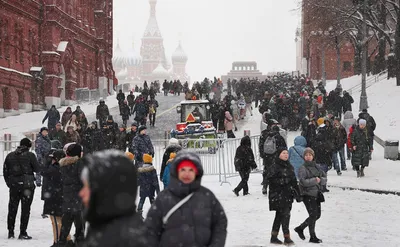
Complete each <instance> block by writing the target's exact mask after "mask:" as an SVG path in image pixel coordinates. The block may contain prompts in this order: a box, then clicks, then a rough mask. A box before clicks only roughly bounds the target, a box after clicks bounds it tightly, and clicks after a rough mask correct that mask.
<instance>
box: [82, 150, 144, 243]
mask: <svg viewBox="0 0 400 247" xmlns="http://www.w3.org/2000/svg"><path fill="white" fill-rule="evenodd" d="M83 163H84V164H85V165H86V166H87V168H88V180H89V186H90V202H89V207H88V208H87V209H86V211H85V218H86V220H87V221H88V222H89V223H90V227H89V229H88V233H87V236H86V241H85V242H84V243H83V245H82V246H83V247H128V246H135V247H136V246H137V247H145V246H150V245H148V242H147V238H146V229H145V227H144V225H143V222H142V220H141V218H140V216H139V215H138V214H136V204H135V200H136V194H137V170H136V168H135V166H133V165H132V162H131V161H130V160H129V159H127V158H126V157H125V155H124V153H122V152H120V151H116V150H108V151H103V152H101V153H96V154H94V155H88V156H86V157H85V158H84V159H83ZM110 175H111V176H110Z"/></svg>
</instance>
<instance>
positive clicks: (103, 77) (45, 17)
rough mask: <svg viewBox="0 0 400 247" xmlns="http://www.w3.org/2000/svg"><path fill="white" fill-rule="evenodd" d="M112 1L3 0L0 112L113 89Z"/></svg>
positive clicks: (40, 106) (66, 101)
mask: <svg viewBox="0 0 400 247" xmlns="http://www.w3.org/2000/svg"><path fill="white" fill-rule="evenodd" d="M112 2H113V1H112V0H99V1H47V0H46V1H21V0H8V1H1V7H0V117H4V116H8V115H15V114H19V113H20V112H28V111H32V110H36V109H43V108H44V107H45V106H46V107H47V108H49V107H51V105H56V106H57V107H59V106H60V105H69V104H71V103H72V102H73V101H75V99H76V92H77V91H76V90H77V89H80V88H85V89H87V91H88V90H92V91H96V93H95V94H96V95H97V96H100V95H103V96H106V95H108V94H109V93H111V92H112V88H113V82H114V71H113V67H112V63H111V58H112V47H113V44H112V40H113V37H112V33H113V32H112V25H113V21H112V20H113V16H112V13H113V12H112V8H113V5H112Z"/></svg>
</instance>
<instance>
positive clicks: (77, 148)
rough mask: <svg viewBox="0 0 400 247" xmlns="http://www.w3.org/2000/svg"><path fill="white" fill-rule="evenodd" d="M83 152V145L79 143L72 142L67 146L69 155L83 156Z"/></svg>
mask: <svg viewBox="0 0 400 247" xmlns="http://www.w3.org/2000/svg"><path fill="white" fill-rule="evenodd" d="M81 153H82V146H81V145H79V144H71V145H69V146H68V148H67V155H68V156H70V157H75V156H78V157H81Z"/></svg>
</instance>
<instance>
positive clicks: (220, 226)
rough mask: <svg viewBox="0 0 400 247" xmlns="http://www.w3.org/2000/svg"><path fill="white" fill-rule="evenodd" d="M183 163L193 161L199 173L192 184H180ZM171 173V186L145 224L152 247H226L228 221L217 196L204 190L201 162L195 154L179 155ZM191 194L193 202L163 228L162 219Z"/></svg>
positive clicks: (185, 153)
mask: <svg viewBox="0 0 400 247" xmlns="http://www.w3.org/2000/svg"><path fill="white" fill-rule="evenodd" d="M183 160H191V161H193V162H194V163H195V165H196V167H197V169H198V174H197V176H196V179H195V181H194V182H192V183H191V184H183V183H182V182H181V181H179V180H178V177H177V176H178V174H177V165H178V164H179V163H180V162H182V161H183ZM170 171H171V173H170V174H171V175H170V178H171V181H170V184H169V185H168V187H167V188H166V189H164V190H163V191H162V192H160V194H159V195H158V196H157V198H156V200H155V202H154V203H153V205H152V207H151V208H150V210H149V212H148V214H147V218H146V221H145V224H146V227H147V233H148V239H149V246H159V247H176V246H188V247H189V246H199V247H200V246H208V247H220V246H225V240H226V235H227V224H228V220H227V218H226V215H225V212H224V209H223V208H222V205H221V204H220V202H219V201H218V199H217V198H216V197H215V195H214V193H212V192H211V191H210V190H209V189H207V188H205V187H203V186H201V178H202V176H203V167H202V165H201V161H200V158H199V157H198V156H197V155H196V154H193V153H187V152H179V153H178V154H177V156H176V158H175V159H174V161H173V162H172V164H171V170H170ZM190 193H193V196H192V197H191V198H190V200H189V201H187V202H186V203H185V204H183V205H182V206H181V207H180V208H179V209H177V210H176V211H175V212H174V213H173V214H172V215H171V217H170V218H169V219H168V222H167V223H166V224H165V225H163V223H162V218H163V217H164V216H165V215H166V214H167V213H168V212H169V211H170V210H171V208H172V207H173V206H175V205H176V204H177V203H178V202H179V201H181V200H182V199H183V198H185V197H186V196H187V195H189V194H190Z"/></svg>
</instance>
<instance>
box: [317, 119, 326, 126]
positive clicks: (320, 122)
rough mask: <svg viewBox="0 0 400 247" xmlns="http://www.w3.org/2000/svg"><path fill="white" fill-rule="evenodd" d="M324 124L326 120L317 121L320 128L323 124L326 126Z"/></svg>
mask: <svg viewBox="0 0 400 247" xmlns="http://www.w3.org/2000/svg"><path fill="white" fill-rule="evenodd" d="M324 122H325V119H324V118H322V117H321V118H318V120H317V124H318V126H320V125H322V124H324Z"/></svg>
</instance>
